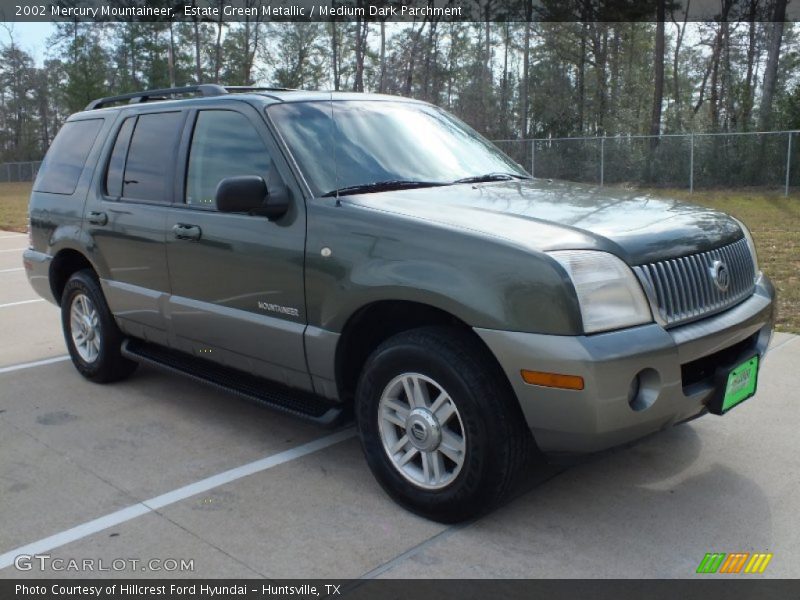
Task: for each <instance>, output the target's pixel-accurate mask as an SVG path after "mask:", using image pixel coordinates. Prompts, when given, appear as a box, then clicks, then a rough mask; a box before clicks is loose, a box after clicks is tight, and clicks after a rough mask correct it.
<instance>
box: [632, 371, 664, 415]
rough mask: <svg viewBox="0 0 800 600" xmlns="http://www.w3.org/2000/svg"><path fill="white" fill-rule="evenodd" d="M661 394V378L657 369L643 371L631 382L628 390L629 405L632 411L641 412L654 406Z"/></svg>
mask: <svg viewBox="0 0 800 600" xmlns="http://www.w3.org/2000/svg"><path fill="white" fill-rule="evenodd" d="M659 392H661V377H660V376H659V374H658V371H656V370H655V369H642V370H641V371H639V372H638V373H637V374H636V375H635V376H634V378H633V379H632V380H631V385H630V387H629V388H628V404H629V405H630V407H631V409H633V410H635V411H637V412H638V411H641V410H645V409H648V408H650V407H651V406H653V403H654V402H655V401H656V400H657V399H658V394H659Z"/></svg>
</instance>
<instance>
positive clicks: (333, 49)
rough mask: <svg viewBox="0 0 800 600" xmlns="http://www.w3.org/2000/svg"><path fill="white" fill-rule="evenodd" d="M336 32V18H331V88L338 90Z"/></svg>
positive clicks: (337, 44)
mask: <svg viewBox="0 0 800 600" xmlns="http://www.w3.org/2000/svg"><path fill="white" fill-rule="evenodd" d="M336 38H337V33H336V18H335V17H334V18H333V19H331V52H332V57H331V65H332V67H333V89H334V90H336V91H337V92H338V91H339V43H338V41H337V39H336Z"/></svg>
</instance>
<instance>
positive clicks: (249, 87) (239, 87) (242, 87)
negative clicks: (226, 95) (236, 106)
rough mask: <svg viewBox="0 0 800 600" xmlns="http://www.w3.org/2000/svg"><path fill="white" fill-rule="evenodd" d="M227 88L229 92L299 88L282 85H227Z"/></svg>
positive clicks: (283, 90) (290, 90)
mask: <svg viewBox="0 0 800 600" xmlns="http://www.w3.org/2000/svg"><path fill="white" fill-rule="evenodd" d="M225 89H226V90H227V91H228V92H239V93H241V92H296V91H297V88H288V87H280V86H275V85H272V86H266V87H259V86H252V85H226V86H225Z"/></svg>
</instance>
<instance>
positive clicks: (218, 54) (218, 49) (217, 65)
mask: <svg viewBox="0 0 800 600" xmlns="http://www.w3.org/2000/svg"><path fill="white" fill-rule="evenodd" d="M222 23H223V21H222V11H221V10H220V12H219V21H217V41H216V42H215V43H214V83H219V74H220V71H221V70H222Z"/></svg>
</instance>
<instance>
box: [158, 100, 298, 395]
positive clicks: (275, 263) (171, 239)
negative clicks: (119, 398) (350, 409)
mask: <svg viewBox="0 0 800 600" xmlns="http://www.w3.org/2000/svg"><path fill="white" fill-rule="evenodd" d="M185 136H186V137H185V140H184V143H183V144H182V147H183V151H182V156H179V161H182V162H183V164H185V165H186V175H185V178H184V183H183V185H182V186H180V187H181V188H182V190H181V194H180V195H181V198H180V200H181V201H180V202H176V204H174V205H173V207H172V208H171V209H170V210H169V214H168V217H167V223H166V232H167V262H168V266H169V273H170V284H171V289H172V295H171V297H170V299H169V306H168V311H167V312H168V315H169V319H170V321H171V331H172V334H173V336H174V337H173V339H172V345H173V346H175V347H177V348H178V349H181V350H184V351H186V352H190V353H192V354H194V355H195V356H199V357H202V358H206V359H209V360H212V361H215V362H218V363H221V364H224V365H227V366H231V367H234V368H237V369H241V370H244V371H249V372H252V373H254V374H256V375H260V376H262V377H267V378H269V379H273V380H276V381H279V382H281V383H284V384H287V385H289V386H292V387H299V388H304V389H311V382H310V378H309V375H308V372H307V369H306V362H305V352H304V348H303V332H304V330H305V326H306V315H305V302H304V289H303V285H304V284H303V252H304V246H305V210H304V204H303V198H302V196H301V195H300V190H299V188H297V187H296V186H295V184H294V182H293V179H292V178H291V177H290V172H289V170H288V166H287V165H286V164H285V163H283V162H281V161H282V157H281V155H280V154H279V153H278V151H277V148H276V146H275V144H274V142H273V140H272V138H271V135H270V133H269V131H268V130H267V128H266V126H265V124H264V122H263V119H262V118H261V117H260V115H259V114H258V113H257V112H256V111H255V109H252V108H251V107H249V106H247V105H244V104H242V108H240V109H238V110H220V109H207V110H197V111H193V112H192V113H191V114H190V116H189V121H188V125H187V129H186V132H185ZM240 175H258V176H261V177H263V178H264V179H265V181H267V182H270V181H274V180H275V177H280V180H282V181H284V182H285V183H286V184H287V185H288V186H289V190H290V194H291V197H292V205H291V207H290V209H289V211H288V213H287V214H285V215H284V216H283V217H280V218H279V219H277V220H275V221H269V220H267V218H266V217H263V216H253V215H248V214H232V213H220V212H217V211H216V209H215V203H214V197H215V192H216V188H217V185H218V184H219V182H220V181H221V180H222V179H225V178H227V177H234V176H240Z"/></svg>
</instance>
